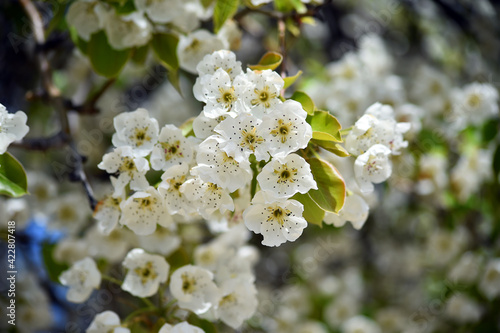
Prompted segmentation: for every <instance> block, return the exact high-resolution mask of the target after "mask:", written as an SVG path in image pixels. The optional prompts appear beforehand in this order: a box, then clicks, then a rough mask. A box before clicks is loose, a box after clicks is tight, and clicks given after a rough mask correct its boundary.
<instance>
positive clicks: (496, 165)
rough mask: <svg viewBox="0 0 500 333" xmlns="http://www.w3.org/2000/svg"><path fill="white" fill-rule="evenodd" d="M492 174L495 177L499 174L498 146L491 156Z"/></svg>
mask: <svg viewBox="0 0 500 333" xmlns="http://www.w3.org/2000/svg"><path fill="white" fill-rule="evenodd" d="M493 172H494V174H495V175H498V174H500V145H498V146H497V149H496V150H495V153H494V154H493Z"/></svg>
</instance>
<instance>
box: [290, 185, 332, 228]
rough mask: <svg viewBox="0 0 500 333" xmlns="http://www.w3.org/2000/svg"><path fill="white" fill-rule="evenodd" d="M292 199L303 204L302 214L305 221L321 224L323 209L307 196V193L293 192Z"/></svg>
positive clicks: (323, 215) (323, 214)
mask: <svg viewBox="0 0 500 333" xmlns="http://www.w3.org/2000/svg"><path fill="white" fill-rule="evenodd" d="M292 199H295V200H297V201H298V202H300V203H301V204H303V205H304V213H303V214H302V216H303V217H304V218H305V219H306V221H307V222H309V223H311V224H316V225H319V226H320V227H322V226H323V224H322V223H323V218H324V217H325V211H324V210H323V209H321V207H319V206H318V204H317V203H316V202H314V200H313V199H312V198H311V197H310V196H309V194H307V193H306V194H301V193H297V194H295V195H294V196H293V197H292Z"/></svg>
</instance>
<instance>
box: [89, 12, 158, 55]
mask: <svg viewBox="0 0 500 333" xmlns="http://www.w3.org/2000/svg"><path fill="white" fill-rule="evenodd" d="M98 15H100V17H101V20H102V21H103V22H104V30H105V31H106V35H107V36H108V42H109V44H110V45H111V47H113V48H114V49H116V50H123V49H127V48H132V47H136V46H143V45H145V44H147V43H148V42H149V40H150V39H151V32H152V27H151V24H150V23H149V21H148V20H147V19H146V17H145V16H144V14H143V13H141V12H132V13H131V14H128V15H118V14H116V13H115V11H114V9H110V10H102V11H100V12H98Z"/></svg>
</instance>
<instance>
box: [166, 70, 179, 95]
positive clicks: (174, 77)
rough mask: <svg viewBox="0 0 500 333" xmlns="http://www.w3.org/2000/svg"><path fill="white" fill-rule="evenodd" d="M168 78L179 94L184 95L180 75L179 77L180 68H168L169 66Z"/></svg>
mask: <svg viewBox="0 0 500 333" xmlns="http://www.w3.org/2000/svg"><path fill="white" fill-rule="evenodd" d="M167 78H168V80H169V81H170V83H171V84H172V85H173V86H174V88H175V90H177V92H178V93H179V95H181V96H182V90H181V84H180V77H179V70H178V69H172V70H170V69H168V68H167Z"/></svg>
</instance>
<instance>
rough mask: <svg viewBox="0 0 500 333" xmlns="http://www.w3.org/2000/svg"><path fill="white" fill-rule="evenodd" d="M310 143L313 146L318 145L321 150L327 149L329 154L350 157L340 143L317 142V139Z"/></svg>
mask: <svg viewBox="0 0 500 333" xmlns="http://www.w3.org/2000/svg"><path fill="white" fill-rule="evenodd" d="M309 142H310V143H312V144H315V145H318V146H320V147H321V148H323V149H326V150H328V151H329V152H331V153H334V154H335V155H337V156H340V157H347V156H350V154H349V152H348V151H347V150H345V148H344V147H342V146H341V145H340V144H338V143H335V142H331V141H323V140H316V139H312V140H311V141H309Z"/></svg>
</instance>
